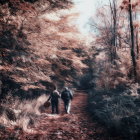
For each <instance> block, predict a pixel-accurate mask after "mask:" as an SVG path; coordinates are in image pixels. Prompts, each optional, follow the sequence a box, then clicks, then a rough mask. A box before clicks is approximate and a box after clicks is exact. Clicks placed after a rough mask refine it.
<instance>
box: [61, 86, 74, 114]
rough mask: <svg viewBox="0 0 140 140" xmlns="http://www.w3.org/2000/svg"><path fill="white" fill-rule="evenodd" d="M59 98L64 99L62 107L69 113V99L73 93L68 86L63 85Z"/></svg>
mask: <svg viewBox="0 0 140 140" xmlns="http://www.w3.org/2000/svg"><path fill="white" fill-rule="evenodd" d="M61 98H62V100H63V101H64V108H65V112H66V113H67V114H69V113H70V109H71V100H72V99H73V93H72V91H71V90H70V89H68V87H65V88H64V90H63V91H62V93H61Z"/></svg>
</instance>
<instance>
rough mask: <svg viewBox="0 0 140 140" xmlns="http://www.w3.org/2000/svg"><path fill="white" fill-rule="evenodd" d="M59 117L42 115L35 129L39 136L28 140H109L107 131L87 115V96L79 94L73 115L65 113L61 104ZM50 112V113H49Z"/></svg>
mask: <svg viewBox="0 0 140 140" xmlns="http://www.w3.org/2000/svg"><path fill="white" fill-rule="evenodd" d="M60 108H61V113H60V114H59V115H51V114H50V115H45V114H44V115H42V117H41V118H39V120H38V122H39V123H38V125H37V126H36V128H34V129H35V130H36V131H37V133H38V134H37V135H36V136H35V135H30V136H28V139H35V140H107V139H108V138H107V137H106V133H105V130H103V128H102V127H100V126H99V125H97V123H96V122H93V119H92V118H91V117H90V116H89V114H88V113H87V111H86V109H87V94H84V93H77V94H76V96H75V97H74V100H73V101H72V109H71V114H65V113H64V112H63V104H62V103H61V106H60ZM49 112H50V111H49Z"/></svg>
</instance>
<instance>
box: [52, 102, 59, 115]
mask: <svg viewBox="0 0 140 140" xmlns="http://www.w3.org/2000/svg"><path fill="white" fill-rule="evenodd" d="M51 105H52V114H54V113H56V114H59V107H58V106H59V101H58V100H55V101H51Z"/></svg>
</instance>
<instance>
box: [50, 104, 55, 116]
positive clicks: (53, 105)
mask: <svg viewBox="0 0 140 140" xmlns="http://www.w3.org/2000/svg"><path fill="white" fill-rule="evenodd" d="M51 105H52V114H54V109H55V104H54V102H51Z"/></svg>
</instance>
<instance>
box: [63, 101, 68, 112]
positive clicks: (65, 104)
mask: <svg viewBox="0 0 140 140" xmlns="http://www.w3.org/2000/svg"><path fill="white" fill-rule="evenodd" d="M64 108H65V112H66V113H67V102H66V101H64Z"/></svg>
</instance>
